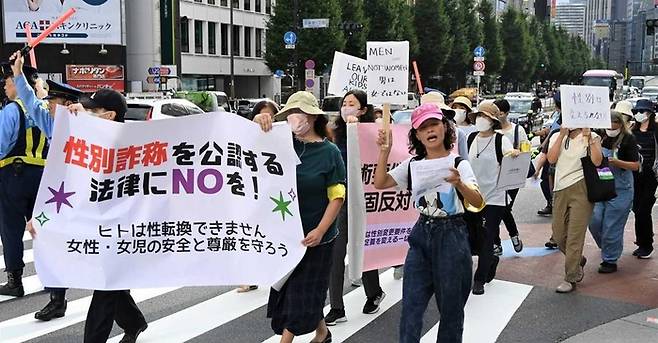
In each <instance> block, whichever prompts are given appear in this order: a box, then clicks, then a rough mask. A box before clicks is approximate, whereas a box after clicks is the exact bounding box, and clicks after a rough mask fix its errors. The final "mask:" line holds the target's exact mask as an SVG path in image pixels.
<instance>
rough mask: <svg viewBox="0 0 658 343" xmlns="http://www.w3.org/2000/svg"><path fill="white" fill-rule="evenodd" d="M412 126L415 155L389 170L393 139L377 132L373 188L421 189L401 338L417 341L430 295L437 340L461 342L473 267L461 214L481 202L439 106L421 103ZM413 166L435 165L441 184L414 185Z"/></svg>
mask: <svg viewBox="0 0 658 343" xmlns="http://www.w3.org/2000/svg"><path fill="white" fill-rule="evenodd" d="M411 126H412V129H411V130H410V131H409V150H410V152H411V153H412V154H415V156H414V157H413V158H409V159H407V160H406V161H404V162H402V163H401V164H400V165H399V166H397V167H396V168H394V169H393V170H391V171H390V172H388V173H387V172H386V169H387V163H388V157H389V155H390V153H391V146H392V143H393V142H392V139H393V138H392V135H391V133H390V131H389V132H384V130H380V132H379V138H378V140H377V144H378V145H379V146H380V153H379V160H378V162H377V169H376V171H375V187H376V188H377V189H387V188H391V187H397V188H398V189H401V190H412V193H413V192H419V194H418V195H417V196H415V197H414V207H415V208H416V209H417V210H418V211H419V212H420V217H419V219H418V221H417V222H416V224H415V225H414V228H413V230H412V232H411V234H410V235H409V238H408V242H409V252H408V254H407V258H406V260H405V263H404V279H403V286H402V317H401V318H400V340H399V341H400V342H402V343H409V342H419V341H420V334H421V331H422V326H423V314H424V313H425V309H426V308H427V304H428V302H429V300H430V298H431V297H432V295H434V296H435V297H436V302H437V304H438V305H439V312H440V313H441V321H440V322H439V333H438V338H437V341H438V342H461V340H462V333H463V331H464V306H465V305H466V300H467V299H468V295H469V293H470V291H471V271H472V260H471V251H470V246H469V241H468V231H467V228H466V222H465V221H464V219H463V218H462V216H463V214H464V212H465V210H466V209H468V210H469V211H475V212H477V211H479V210H481V209H482V208H483V207H484V200H483V198H482V195H481V194H480V191H479V190H478V185H477V181H476V179H475V175H474V174H473V170H472V169H471V166H470V164H469V162H468V161H466V160H464V159H462V158H461V157H459V156H457V155H455V154H451V153H450V150H451V149H452V148H453V146H454V140H455V132H454V130H455V129H454V126H453V125H452V124H451V122H450V119H448V118H447V117H445V116H444V115H443V112H442V111H441V109H440V108H439V107H438V106H436V105H435V104H431V103H428V104H424V105H421V106H419V107H418V108H416V109H415V110H414V111H413V113H412V115H411ZM387 136H388V137H387ZM417 164H425V165H427V166H429V165H432V166H434V168H436V170H431V169H430V172H431V173H432V175H440V174H443V175H446V177H445V178H443V179H441V178H436V181H437V182H439V183H440V184H441V185H443V186H445V187H442V186H441V185H439V187H440V188H432V187H436V186H435V185H432V187H427V185H423V184H420V185H419V184H418V183H419V182H420V181H422V180H417V181H416V184H413V185H412V183H413V181H414V180H412V178H411V174H412V170H413V169H414V168H415V167H414V165H417ZM416 168H417V167H416ZM423 169H427V168H423ZM418 170H420V168H419V169H418ZM421 189H428V191H422V190H421ZM439 189H440V190H439ZM471 204H476V206H472V205H471Z"/></svg>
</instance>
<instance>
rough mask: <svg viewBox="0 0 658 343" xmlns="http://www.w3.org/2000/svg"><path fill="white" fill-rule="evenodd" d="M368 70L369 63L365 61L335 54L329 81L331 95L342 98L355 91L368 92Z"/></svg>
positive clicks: (338, 53)
mask: <svg viewBox="0 0 658 343" xmlns="http://www.w3.org/2000/svg"><path fill="white" fill-rule="evenodd" d="M367 68H368V66H367V62H366V60H364V59H361V58H358V57H354V56H350V55H348V54H344V53H342V52H338V51H336V52H334V63H333V64H332V67H331V78H330V79H329V89H328V92H329V94H333V95H341V96H342V95H345V93H347V92H349V91H351V90H353V89H360V90H366V89H367V84H366V69H367Z"/></svg>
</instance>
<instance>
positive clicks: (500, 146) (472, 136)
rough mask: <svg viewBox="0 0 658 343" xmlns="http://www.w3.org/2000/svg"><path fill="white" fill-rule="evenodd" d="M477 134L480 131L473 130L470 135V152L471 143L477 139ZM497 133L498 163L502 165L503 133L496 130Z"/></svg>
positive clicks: (468, 142) (468, 144) (469, 149)
mask: <svg viewBox="0 0 658 343" xmlns="http://www.w3.org/2000/svg"><path fill="white" fill-rule="evenodd" d="M477 135H478V132H471V134H470V135H468V141H467V146H468V151H469V153H470V151H471V145H473V142H474V141H475V138H476V137H477ZM495 135H496V136H495V142H494V145H495V146H496V159H497V160H498V164H499V165H500V164H501V163H502V162H503V135H502V134H500V133H498V132H496V133H495Z"/></svg>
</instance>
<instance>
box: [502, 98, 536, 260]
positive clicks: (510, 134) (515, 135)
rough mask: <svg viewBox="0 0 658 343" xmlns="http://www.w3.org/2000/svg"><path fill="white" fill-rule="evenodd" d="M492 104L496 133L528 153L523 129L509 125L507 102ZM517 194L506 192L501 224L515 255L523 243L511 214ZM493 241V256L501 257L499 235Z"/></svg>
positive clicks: (528, 141)
mask: <svg viewBox="0 0 658 343" xmlns="http://www.w3.org/2000/svg"><path fill="white" fill-rule="evenodd" d="M494 104H495V105H496V106H497V107H498V109H500V116H499V117H498V119H500V126H501V129H500V130H498V131H496V132H498V133H501V134H503V135H504V136H505V137H507V139H509V141H510V142H512V147H513V148H514V149H516V150H519V151H520V150H521V146H522V145H525V146H526V147H528V148H527V151H524V152H529V151H530V149H529V146H530V140H529V139H528V135H527V134H526V133H525V129H524V128H523V127H522V126H521V125H517V124H514V123H510V121H509V120H508V116H509V111H510V104H509V102H508V101H507V100H505V99H500V100H496V101H495V102H494ZM518 194H519V190H518V189H512V190H509V191H508V192H507V198H506V199H505V201H506V206H505V207H506V208H505V214H504V215H503V223H505V227H506V228H507V232H508V233H509V236H510V239H511V240H512V246H513V247H514V251H516V252H517V253H518V252H521V251H522V250H523V241H521V238H519V229H518V228H517V226H516V221H515V220H514V215H513V214H512V207H514V200H516V196H517V195H518ZM494 239H495V241H494V243H495V245H494V254H496V255H498V256H501V255H502V254H503V246H502V244H501V242H500V235H498V236H496V237H494Z"/></svg>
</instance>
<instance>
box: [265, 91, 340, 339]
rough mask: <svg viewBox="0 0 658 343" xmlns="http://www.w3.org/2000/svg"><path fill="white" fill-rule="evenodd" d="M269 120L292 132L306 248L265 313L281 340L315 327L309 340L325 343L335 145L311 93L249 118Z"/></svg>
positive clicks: (336, 180) (335, 200)
mask: <svg viewBox="0 0 658 343" xmlns="http://www.w3.org/2000/svg"><path fill="white" fill-rule="evenodd" d="M272 119H274V120H275V121H283V120H287V122H288V124H290V126H291V128H292V132H293V133H294V140H293V142H294V147H295V151H296V152H297V155H298V156H299V159H300V161H301V164H299V165H298V166H297V193H298V197H299V200H298V201H299V210H300V214H301V218H302V226H303V229H304V234H305V236H306V237H305V238H304V240H303V241H302V244H304V245H305V246H306V247H307V249H306V253H305V254H304V257H303V258H302V260H301V261H300V262H299V264H298V265H297V267H296V268H295V270H294V271H293V272H292V274H291V275H290V277H289V278H288V280H287V281H286V283H285V284H284V285H283V287H282V288H281V289H279V290H275V289H274V288H272V289H271V291H270V299H269V302H268V306H267V316H268V318H272V329H273V330H274V332H275V333H276V334H279V335H282V337H281V342H292V340H293V339H294V337H295V336H299V335H303V334H307V333H310V332H312V331H315V333H316V335H315V338H314V339H313V342H331V340H332V338H331V332H330V331H329V329H328V328H327V326H326V324H325V321H324V314H323V313H322V310H323V307H324V302H325V299H326V297H327V289H328V288H329V276H330V271H331V259H332V252H333V246H334V243H335V239H336V237H337V236H338V230H337V229H336V226H335V223H334V221H335V219H336V217H337V216H338V213H339V211H340V208H341V206H342V204H343V199H345V181H346V175H345V174H346V172H345V165H344V164H343V159H342V158H341V155H340V150H339V149H338V148H337V147H336V146H335V145H334V144H333V143H331V142H329V141H328V140H327V138H326V137H327V134H326V126H327V118H326V117H325V116H324V113H323V112H322V110H321V109H320V108H319V107H318V101H317V99H316V98H315V97H314V96H313V94H311V93H309V92H305V91H300V92H297V93H295V94H293V95H292V96H290V98H289V99H288V102H287V103H286V106H284V107H283V109H281V112H279V113H278V114H277V115H276V116H270V115H269V114H259V115H257V116H256V117H254V121H255V122H256V123H258V124H259V125H260V126H261V128H262V129H263V131H266V132H267V131H269V130H270V129H271V128H272Z"/></svg>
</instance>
